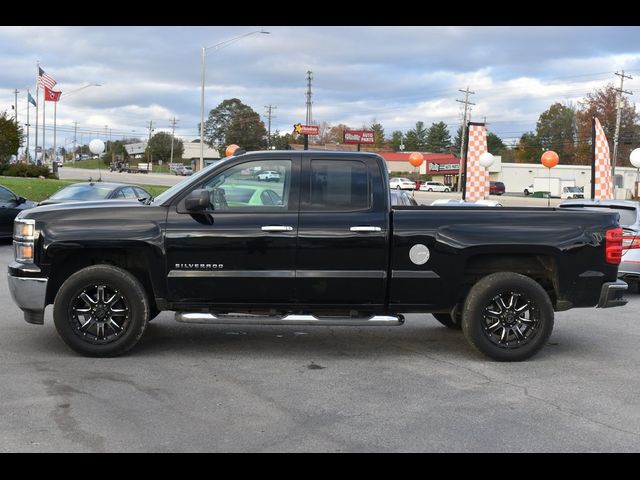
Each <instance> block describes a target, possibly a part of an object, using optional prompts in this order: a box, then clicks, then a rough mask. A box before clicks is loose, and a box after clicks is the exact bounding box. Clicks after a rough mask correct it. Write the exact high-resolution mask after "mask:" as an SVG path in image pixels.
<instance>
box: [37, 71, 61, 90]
mask: <svg viewBox="0 0 640 480" xmlns="http://www.w3.org/2000/svg"><path fill="white" fill-rule="evenodd" d="M38 70H39V75H38V86H39V87H42V88H44V87H48V88H53V87H54V86H55V84H56V83H58V82H56V81H55V80H54V79H53V77H50V76H49V75H47V72H45V71H44V70H43V69H42V68H40V67H38Z"/></svg>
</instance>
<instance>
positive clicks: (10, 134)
mask: <svg viewBox="0 0 640 480" xmlns="http://www.w3.org/2000/svg"><path fill="white" fill-rule="evenodd" d="M22 138H23V132H22V127H21V126H17V125H16V122H15V121H14V120H13V119H11V118H9V117H8V116H7V112H3V113H2V115H0V164H6V163H8V162H9V160H10V159H11V156H12V155H17V154H18V149H19V148H20V147H21V146H22Z"/></svg>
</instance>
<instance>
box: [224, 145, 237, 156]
mask: <svg viewBox="0 0 640 480" xmlns="http://www.w3.org/2000/svg"><path fill="white" fill-rule="evenodd" d="M238 148H240V147H238V145H236V144H235V143H232V144H231V145H229V146H228V147H227V149H226V150H225V151H224V153H225V155H226V156H227V157H230V156H231V155H233V152H235V151H236V150H237V149H238Z"/></svg>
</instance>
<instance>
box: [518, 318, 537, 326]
mask: <svg viewBox="0 0 640 480" xmlns="http://www.w3.org/2000/svg"><path fill="white" fill-rule="evenodd" d="M518 320H520V321H521V322H522V323H526V324H531V323H536V322H535V321H534V320H532V319H530V318H525V317H524V316H522V317H518Z"/></svg>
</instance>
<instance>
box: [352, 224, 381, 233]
mask: <svg viewBox="0 0 640 480" xmlns="http://www.w3.org/2000/svg"><path fill="white" fill-rule="evenodd" d="M349 230H351V231H352V232H380V231H382V228H380V227H371V226H368V225H367V226H359V227H351V228H350V229H349Z"/></svg>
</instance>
